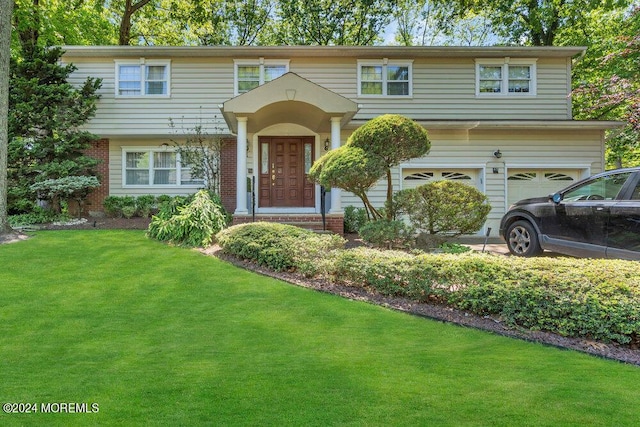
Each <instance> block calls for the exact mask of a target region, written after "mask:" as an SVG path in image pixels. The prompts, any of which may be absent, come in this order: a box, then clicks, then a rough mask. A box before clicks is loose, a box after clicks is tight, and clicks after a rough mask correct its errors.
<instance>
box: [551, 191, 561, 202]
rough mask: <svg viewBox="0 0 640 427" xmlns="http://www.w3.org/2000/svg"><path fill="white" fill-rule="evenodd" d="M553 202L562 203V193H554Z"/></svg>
mask: <svg viewBox="0 0 640 427" xmlns="http://www.w3.org/2000/svg"><path fill="white" fill-rule="evenodd" d="M551 200H553V203H560V202H561V201H562V194H560V193H554V194H552V195H551Z"/></svg>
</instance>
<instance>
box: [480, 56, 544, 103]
mask: <svg viewBox="0 0 640 427" xmlns="http://www.w3.org/2000/svg"><path fill="white" fill-rule="evenodd" d="M535 94H536V60H535V59H513V58H503V59H476V95H478V96H500V95H501V96H520V95H525V96H526V95H535Z"/></svg>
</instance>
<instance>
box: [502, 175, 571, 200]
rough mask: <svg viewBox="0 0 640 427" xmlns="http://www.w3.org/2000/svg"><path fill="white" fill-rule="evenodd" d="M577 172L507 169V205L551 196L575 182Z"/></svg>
mask: <svg viewBox="0 0 640 427" xmlns="http://www.w3.org/2000/svg"><path fill="white" fill-rule="evenodd" d="M579 176H580V171H579V170H571V169H549V170H544V169H533V170H532V169H509V176H508V177H507V186H508V198H507V201H508V203H509V204H512V203H515V202H517V201H518V200H522V199H528V198H531V197H542V196H548V195H549V194H553V193H555V192H556V191H558V190H561V189H563V188H564V187H567V186H569V185H571V184H572V183H573V182H575V181H577V180H578V178H579Z"/></svg>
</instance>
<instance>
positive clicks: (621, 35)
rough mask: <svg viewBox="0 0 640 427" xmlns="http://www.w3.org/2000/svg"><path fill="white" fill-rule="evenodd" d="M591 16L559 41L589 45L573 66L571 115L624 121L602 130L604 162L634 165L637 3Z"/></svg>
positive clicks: (639, 90)
mask: <svg viewBox="0 0 640 427" xmlns="http://www.w3.org/2000/svg"><path fill="white" fill-rule="evenodd" d="M593 18H594V20H593V22H592V23H591V25H590V26H589V28H588V30H587V31H581V32H579V33H577V34H576V33H571V34H567V35H566V36H565V40H564V41H566V42H569V43H572V42H581V41H582V42H584V43H585V44H589V45H590V46H592V48H590V49H589V51H588V52H587V56H586V57H585V58H584V59H583V60H581V61H580V62H579V63H578V64H577V65H576V67H575V76H574V80H575V81H576V83H577V85H578V86H577V88H576V89H575V90H574V92H573V99H574V110H575V111H576V118H579V119H605V120H606V119H608V120H620V121H624V122H626V126H625V127H624V128H622V129H617V130H613V131H610V132H608V135H607V163H608V165H609V166H615V167H622V166H635V165H637V164H638V162H640V6H635V7H634V8H632V9H629V10H625V11H617V12H615V13H606V14H597V15H595V16H594V17H593Z"/></svg>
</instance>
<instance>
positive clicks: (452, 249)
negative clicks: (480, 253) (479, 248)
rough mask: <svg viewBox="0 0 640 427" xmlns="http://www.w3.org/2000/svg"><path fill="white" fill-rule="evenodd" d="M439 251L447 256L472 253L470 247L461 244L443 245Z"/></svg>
mask: <svg viewBox="0 0 640 427" xmlns="http://www.w3.org/2000/svg"><path fill="white" fill-rule="evenodd" d="M438 249H440V251H441V252H442V253H445V254H463V253H465V252H470V251H471V248H470V247H469V246H466V245H461V244H459V243H443V244H441V245H440V247H439V248H438Z"/></svg>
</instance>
